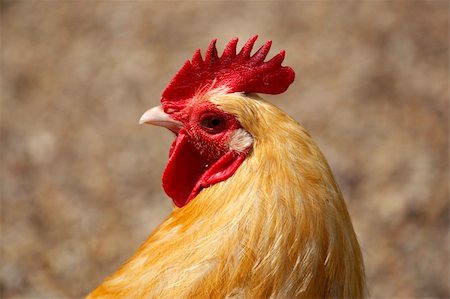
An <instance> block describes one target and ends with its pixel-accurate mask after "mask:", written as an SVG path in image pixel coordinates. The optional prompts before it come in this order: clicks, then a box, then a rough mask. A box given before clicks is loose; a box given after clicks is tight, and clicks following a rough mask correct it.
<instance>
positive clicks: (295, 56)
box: [0, 1, 450, 298]
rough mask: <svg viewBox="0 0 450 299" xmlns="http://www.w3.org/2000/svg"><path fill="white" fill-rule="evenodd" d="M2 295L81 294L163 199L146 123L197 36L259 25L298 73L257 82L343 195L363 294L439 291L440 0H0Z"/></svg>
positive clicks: (159, 157) (128, 247) (445, 241)
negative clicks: (293, 122)
mask: <svg viewBox="0 0 450 299" xmlns="http://www.w3.org/2000/svg"><path fill="white" fill-rule="evenodd" d="M0 16H1V55H2V56H1V76H2V80H1V122H0V125H1V204H2V205H1V209H2V218H1V265H0V270H1V276H0V282H1V288H2V290H1V292H2V293H1V294H2V298H76V297H81V296H83V295H85V294H86V293H87V292H89V291H90V290H91V289H92V288H93V287H94V286H96V285H97V284H98V283H100V281H101V280H102V279H103V278H105V277H106V276H107V275H108V274H111V273H112V272H113V271H114V270H115V269H116V268H117V267H118V266H119V265H120V264H121V263H122V262H123V261H124V260H125V259H126V258H127V257H129V256H130V255H131V254H132V253H133V252H134V251H135V250H136V249H137V247H138V246H139V245H140V244H141V242H143V240H144V239H145V238H146V236H147V235H148V234H149V233H150V232H151V231H152V229H153V228H154V227H155V226H156V225H157V224H158V223H160V222H161V221H162V220H163V218H164V217H165V216H166V215H168V213H169V212H170V210H171V201H170V200H169V199H167V198H166V196H165V194H164V193H163V191H162V188H161V183H160V182H161V181H160V176H161V173H162V171H163V169H164V166H165V163H166V159H167V153H168V148H169V145H170V143H171V139H172V136H171V134H169V133H168V132H166V131H164V130H162V129H159V128H152V127H148V126H139V125H138V123H137V122H138V119H139V117H140V115H141V114H142V113H143V112H144V111H145V110H146V109H147V108H149V107H151V106H154V105H157V104H158V101H159V99H160V95H161V92H162V90H163V89H164V87H165V86H166V84H167V83H168V82H169V80H170V79H171V77H172V76H173V75H174V74H175V72H176V71H177V70H178V69H179V68H180V67H181V66H182V64H183V63H184V61H185V60H186V59H188V58H190V57H191V55H192V54H193V52H194V50H195V49H197V48H202V49H205V48H206V47H207V45H208V43H209V41H210V40H211V39H212V38H214V37H217V38H218V39H219V41H218V47H219V49H223V47H224V45H225V43H226V42H227V41H228V40H229V39H231V38H232V37H234V36H238V37H240V38H241V43H240V45H241V46H242V41H245V40H246V39H247V38H249V37H250V36H252V35H253V34H255V33H258V34H260V39H259V41H258V42H257V46H258V45H261V44H262V43H263V42H264V41H265V40H267V39H272V40H273V41H274V45H273V49H272V51H271V53H272V54H275V53H276V52H278V51H279V50H281V49H286V52H287V56H286V60H285V65H290V66H292V67H293V68H294V69H295V70H296V72H297V79H296V81H295V83H294V84H293V85H292V86H291V88H290V89H289V91H288V92H287V93H285V94H283V95H278V96H270V97H266V98H267V99H268V100H270V101H272V102H274V103H276V104H277V105H279V106H280V107H282V108H283V109H284V110H286V111H288V112H289V113H290V114H291V115H292V116H293V117H294V118H295V119H297V120H299V121H300V122H301V123H302V124H303V125H304V126H305V127H306V128H307V129H308V130H309V131H310V132H311V133H312V135H313V136H314V138H315V139H316V141H317V142H318V144H319V146H320V147H321V148H322V150H323V151H324V153H325V155H326V156H327V157H328V159H329V162H330V164H331V167H332V168H333V170H334V173H335V175H336V177H337V180H338V182H339V183H340V185H341V187H342V189H343V192H344V194H345V197H346V200H347V203H348V207H349V210H350V213H351V215H352V218H353V222H354V226H355V229H356V231H357V233H358V236H359V239H360V242H361V246H362V249H363V253H364V258H365V263H366V270H367V279H368V288H369V291H370V293H371V295H372V297H375V298H376V297H379V298H394V297H395V298H398V297H445V298H448V297H449V296H450V295H449V285H448V283H449V188H448V184H449V173H448V166H449V161H448V157H449V156H448V153H449V152H448V146H449V94H448V91H449V87H448V79H449V70H448V66H449V58H448V51H449V48H448V39H449V4H448V2H447V1H386V2H385V1H365V2H357V1H354V2H353V1H343V2H338V1H320V2H313V1H305V2H303V1H299V2H282V3H280V2H234V1H233V2H206V1H199V2H145V1H137V2H133V1H111V2H110V1H92V2H86V1H67V2H65V1H7V2H2V6H1V9H0Z"/></svg>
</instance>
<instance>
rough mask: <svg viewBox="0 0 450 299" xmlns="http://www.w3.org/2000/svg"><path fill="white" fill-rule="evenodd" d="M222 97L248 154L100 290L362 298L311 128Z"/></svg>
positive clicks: (333, 188)
mask: <svg viewBox="0 0 450 299" xmlns="http://www.w3.org/2000/svg"><path fill="white" fill-rule="evenodd" d="M221 100H222V102H221V104H222V107H223V109H224V110H225V111H227V112H229V113H234V112H235V111H233V109H237V108H236V106H237V105H240V104H241V105H242V106H245V107H246V109H247V111H248V115H241V114H237V113H234V114H236V115H237V116H238V118H239V121H240V122H241V124H242V125H243V127H244V128H245V129H247V130H248V132H249V133H250V134H252V136H253V138H254V144H253V150H252V152H251V153H250V154H249V155H248V157H247V159H246V160H245V161H244V162H243V163H242V165H241V166H240V167H239V169H238V170H237V171H236V172H235V173H234V175H233V176H232V177H230V178H229V179H227V180H226V181H223V182H220V183H218V184H215V185H213V186H211V187H209V188H206V189H204V190H202V191H201V192H200V194H199V195H198V196H197V197H196V198H194V199H193V201H192V202H190V203H189V204H188V205H186V206H184V207H183V208H181V209H175V210H174V211H173V212H172V214H171V215H170V216H169V217H168V219H167V220H166V221H165V222H164V223H162V224H161V225H160V226H159V227H158V228H157V229H156V230H155V231H154V233H153V234H152V235H151V236H150V237H149V239H148V240H147V241H146V242H145V243H144V244H143V245H142V246H141V248H140V249H139V250H138V252H137V253H136V254H135V255H134V256H133V257H132V258H131V259H130V260H129V261H128V262H127V263H126V264H125V265H124V266H123V267H122V268H121V269H120V270H119V271H118V272H117V273H116V274H115V275H114V276H113V277H112V278H110V279H109V280H107V281H106V282H105V284H104V288H105V289H108V290H117V292H116V293H114V294H115V295H122V296H127V297H143V296H144V295H149V296H150V297H152V296H153V297H158V298H191V297H196V298H197V297H204V298H225V297H232V296H236V297H248V298H268V297H272V298H311V297H346V298H347V297H363V296H364V291H365V288H364V270H363V265H362V257H361V252H360V249H359V246H358V243H357V240H356V236H355V234H354V231H353V228H352V224H351V221H350V218H349V215H348V212H347V210H346V207H345V203H344V201H343V198H342V195H341V192H340V191H339V188H338V186H337V185H336V183H335V180H334V178H333V175H332V174H331V171H330V169H329V166H328V164H327V162H326V160H325V159H324V157H323V156H322V154H321V152H320V151H319V149H318V148H317V146H316V145H315V143H314V142H313V141H312V140H311V138H310V136H309V134H308V133H307V132H306V131H305V130H304V129H303V128H301V127H300V125H298V124H297V123H296V122H295V121H294V120H292V119H291V118H290V117H288V116H287V115H286V114H284V113H283V112H281V111H280V110H279V109H277V108H275V107H273V106H271V105H269V104H267V103H264V102H256V103H255V102H248V101H247V100H246V99H242V101H243V102H240V101H241V99H240V100H238V101H237V102H236V101H233V99H231V100H230V105H228V103H227V102H226V101H224V100H223V99H221ZM231 104H234V105H231ZM239 111H241V110H239ZM250 116H251V117H253V119H251V118H250ZM255 118H257V119H255ZM256 124H260V125H259V126H258V125H256Z"/></svg>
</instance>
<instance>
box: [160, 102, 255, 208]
mask: <svg viewBox="0 0 450 299" xmlns="http://www.w3.org/2000/svg"><path fill="white" fill-rule="evenodd" d="M170 116H171V117H172V118H173V119H174V120H177V121H180V122H181V123H183V128H181V129H180V131H179V132H178V134H177V137H176V139H175V140H174V142H173V144H172V147H171V149H170V152H169V161H168V163H167V166H166V169H165V170H164V174H163V178H162V181H163V188H164V190H165V191H166V193H167V195H169V196H170V197H171V198H172V200H173V202H174V203H175V205H176V206H177V207H180V208H181V207H183V206H185V205H186V204H187V203H188V202H189V201H190V200H192V199H193V198H194V197H195V196H197V194H198V193H199V192H200V191H201V190H202V189H203V188H207V187H209V186H211V185H213V184H216V183H218V182H221V181H223V180H226V179H227V178H229V177H230V176H232V175H233V173H234V172H235V171H236V170H237V169H238V167H239V166H240V165H241V163H242V162H243V161H244V159H245V157H246V155H247V152H244V153H241V152H239V153H238V152H235V151H233V150H231V149H230V148H229V145H228V143H229V140H230V138H231V134H232V133H233V132H234V131H235V130H237V129H239V128H241V126H240V124H239V122H238V121H237V120H236V118H235V117H234V116H232V115H230V114H227V113H225V112H223V111H221V110H219V109H218V108H217V107H216V106H215V105H214V104H212V103H211V102H208V101H200V102H196V103H195V105H188V106H186V107H184V108H183V109H182V110H180V111H177V112H173V113H171V114H170Z"/></svg>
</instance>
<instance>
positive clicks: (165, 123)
mask: <svg viewBox="0 0 450 299" xmlns="http://www.w3.org/2000/svg"><path fill="white" fill-rule="evenodd" d="M139 124H149V125H155V126H160V127H165V128H167V129H169V130H171V131H172V132H174V133H175V134H176V133H178V131H180V129H181V128H182V127H183V124H182V123H181V122H179V121H177V120H174V119H173V118H171V117H170V115H169V114H167V113H165V112H164V110H163V108H162V107H161V106H156V107H153V108H152V109H149V110H147V111H145V113H144V114H142V116H141V119H139Z"/></svg>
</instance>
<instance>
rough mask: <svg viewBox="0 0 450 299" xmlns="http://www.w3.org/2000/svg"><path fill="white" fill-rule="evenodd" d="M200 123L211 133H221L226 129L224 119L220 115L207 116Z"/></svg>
mask: <svg viewBox="0 0 450 299" xmlns="http://www.w3.org/2000/svg"><path fill="white" fill-rule="evenodd" d="M200 123H201V125H202V127H203V128H204V129H205V131H207V132H209V133H219V132H221V131H223V129H224V120H223V119H222V118H220V117H219V116H207V117H205V118H203V119H202V120H201V122H200Z"/></svg>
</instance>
